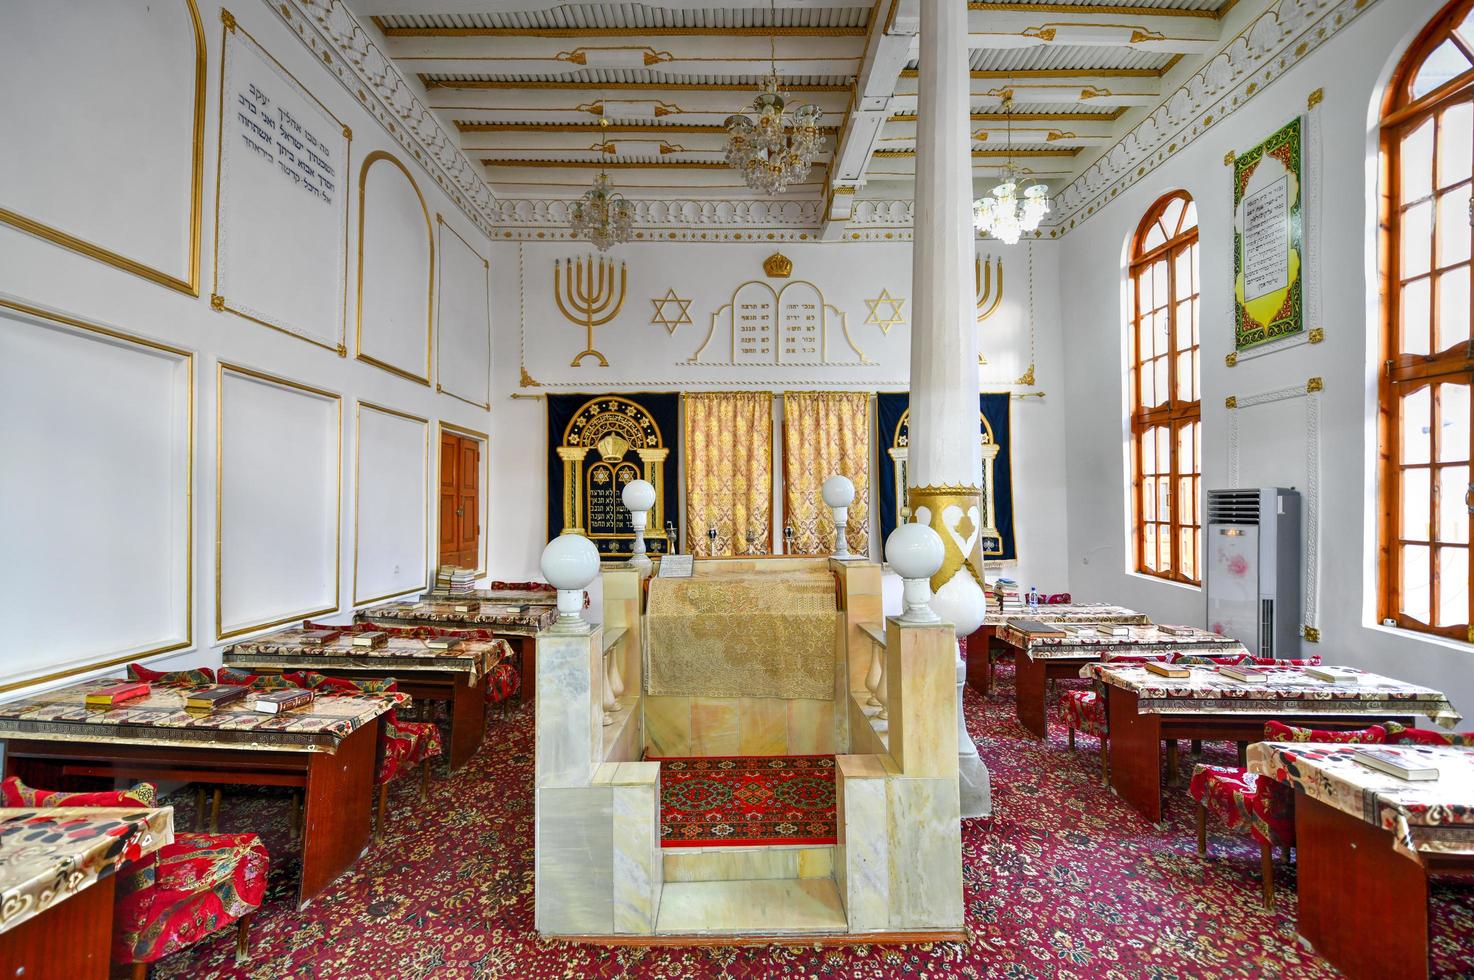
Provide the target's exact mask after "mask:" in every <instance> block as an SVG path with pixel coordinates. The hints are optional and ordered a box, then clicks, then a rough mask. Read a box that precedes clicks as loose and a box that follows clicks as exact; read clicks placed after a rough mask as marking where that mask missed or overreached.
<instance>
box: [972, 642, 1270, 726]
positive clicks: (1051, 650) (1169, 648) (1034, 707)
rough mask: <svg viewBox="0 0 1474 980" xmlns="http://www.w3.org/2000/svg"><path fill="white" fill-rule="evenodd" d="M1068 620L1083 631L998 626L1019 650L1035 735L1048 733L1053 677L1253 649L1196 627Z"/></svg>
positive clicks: (1022, 699)
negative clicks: (1119, 631)
mask: <svg viewBox="0 0 1474 980" xmlns="http://www.w3.org/2000/svg"><path fill="white" fill-rule="evenodd" d="M1011 622H1018V620H1012V621H1011ZM1068 625H1071V626H1074V627H1077V628H1078V629H1079V632H1076V633H1072V634H1070V635H1069V636H1063V637H1040V636H1031V635H1029V634H1028V633H1025V632H1024V631H1023V630H1020V629H1018V628H1017V627H1015V626H1012V625H1010V624H1009V623H1005V624H1004V625H1003V627H1002V628H1001V629H999V631H998V638H999V639H1000V640H1002V641H1003V642H1004V643H1007V644H1008V645H1009V646H1011V647H1013V648H1014V649H1015V650H1016V651H1018V652H1017V655H1015V657H1014V682H1013V685H1014V705H1015V709H1014V710H1015V713H1016V715H1017V716H1018V721H1019V724H1020V725H1022V726H1024V728H1025V729H1026V730H1027V731H1028V732H1030V733H1031V734H1032V735H1034V737H1036V738H1044V737H1046V736H1047V734H1048V731H1047V724H1046V719H1047V717H1048V713H1049V705H1048V704H1047V703H1046V702H1047V698H1048V689H1049V681H1050V680H1052V679H1057V678H1061V677H1079V676H1080V668H1081V667H1082V666H1084V665H1086V664H1090V663H1097V662H1101V661H1105V662H1109V661H1111V660H1114V659H1116V658H1118V657H1153V658H1160V659H1166V658H1167V657H1169V656H1170V655H1172V654H1174V653H1193V654H1199V655H1201V656H1205V657H1213V656H1232V655H1236V654H1238V655H1242V654H1246V653H1247V652H1248V651H1247V650H1245V649H1244V645H1243V644H1242V643H1240V642H1239V641H1238V640H1234V639H1230V638H1229V637H1226V636H1220V635H1218V634H1217V633H1209V632H1208V631H1207V630H1200V629H1196V628H1194V629H1193V630H1192V632H1191V633H1186V634H1173V633H1164V632H1163V631H1162V630H1161V628H1160V627H1157V626H1124V627H1123V628H1124V629H1125V630H1126V631H1127V633H1126V635H1125V636H1113V635H1110V634H1109V633H1107V632H1106V631H1105V630H1104V629H1095V628H1094V627H1092V626H1091V625H1089V624H1086V623H1071V624H1068ZM1108 625H1120V624H1108Z"/></svg>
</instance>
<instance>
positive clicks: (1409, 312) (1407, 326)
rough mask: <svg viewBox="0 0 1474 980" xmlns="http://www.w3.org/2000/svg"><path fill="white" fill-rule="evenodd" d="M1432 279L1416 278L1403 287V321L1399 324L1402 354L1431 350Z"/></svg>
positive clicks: (1422, 352)
mask: <svg viewBox="0 0 1474 980" xmlns="http://www.w3.org/2000/svg"><path fill="white" fill-rule="evenodd" d="M1431 283H1432V280H1430V279H1428V278H1426V277H1425V278H1423V279H1414V280H1413V281H1412V282H1410V283H1407V284H1405V285H1404V286H1403V287H1402V322H1401V323H1400V324H1399V340H1400V343H1399V344H1398V346H1399V347H1400V348H1401V350H1400V351H1398V353H1401V354H1427V353H1429V352H1430V348H1429V346H1428V344H1429V334H1428V328H1429V319H1428V294H1429V293H1430V292H1431V290H1432V286H1431Z"/></svg>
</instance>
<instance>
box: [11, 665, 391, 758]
mask: <svg viewBox="0 0 1474 980" xmlns="http://www.w3.org/2000/svg"><path fill="white" fill-rule="evenodd" d="M120 682H121V678H102V679H99V680H91V681H83V682H81V683H80V684H72V685H70V686H68V687H61V688H57V689H56V690H54V691H47V692H46V693H45V694H38V695H36V696H35V697H33V698H29V699H27V700H23V701H9V702H6V703H5V704H0V739H6V738H34V739H44V740H47V741H60V742H126V743H130V744H137V745H184V746H223V747H230V748H238V749H271V750H280V749H286V750H289V751H299V752H335V751H337V748H338V743H339V742H341V741H342V740H343V739H345V738H347V737H348V736H349V735H351V734H353V733H354V732H355V731H357V730H358V729H359V728H362V727H363V726H364V725H367V724H370V723H371V722H372V721H373V720H374V719H375V718H377V717H379V716H380V715H382V714H383V713H384V712H386V711H388V710H389V709H390V708H393V707H396V706H399V705H404V704H408V703H409V701H410V698H409V695H407V694H399V693H396V694H364V695H355V696H351V697H347V696H338V695H334V696H332V697H319V698H317V699H315V700H314V701H313V702H312V704H311V705H309V706H308V707H306V708H298V709H295V710H292V711H288V712H286V713H284V714H278V715H271V714H265V713H264V712H258V711H253V710H251V708H250V707H249V706H248V705H247V703H246V702H241V701H238V702H236V703H235V704H231V705H226V706H225V707H223V708H219V709H217V710H216V711H215V712H213V713H212V714H207V715H195V714H190V713H189V712H188V711H185V710H184V696H185V694H186V693H187V692H186V691H184V690H181V689H177V688H165V687H155V688H154V689H153V690H152V691H150V692H149V693H148V694H147V695H146V696H145V697H141V698H138V699H137V700H135V701H129V702H127V703H126V704H122V705H119V706H118V707H116V708H89V707H87V705H86V699H87V694H88V693H89V692H90V691H94V690H96V689H98V688H101V687H106V686H108V685H109V684H118V683H120Z"/></svg>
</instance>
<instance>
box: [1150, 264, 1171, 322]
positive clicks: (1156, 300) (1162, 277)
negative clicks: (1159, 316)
mask: <svg viewBox="0 0 1474 980" xmlns="http://www.w3.org/2000/svg"><path fill="white" fill-rule="evenodd" d="M1166 305H1167V260H1166V259H1160V260H1158V261H1156V262H1153V263H1152V309H1154V310H1159V309H1161V308H1162V307H1164V306H1166Z"/></svg>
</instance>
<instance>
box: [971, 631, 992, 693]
mask: <svg viewBox="0 0 1474 980" xmlns="http://www.w3.org/2000/svg"><path fill="white" fill-rule="evenodd" d="M996 631H997V627H995V626H979V627H978V628H977V629H976V630H974V631H973V632H972V633H971V634H970V635H969V636H968V638H967V684H968V686H969V687H971V688H972V689H973V690H975V691H978V692H980V693H981V694H982V695H983V697H987V696H988V687H989V685H988V658H989V657H990V656H991V655H992V654H991V651H990V648H991V646H992V642H993V634H994V633H995V632H996Z"/></svg>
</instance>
